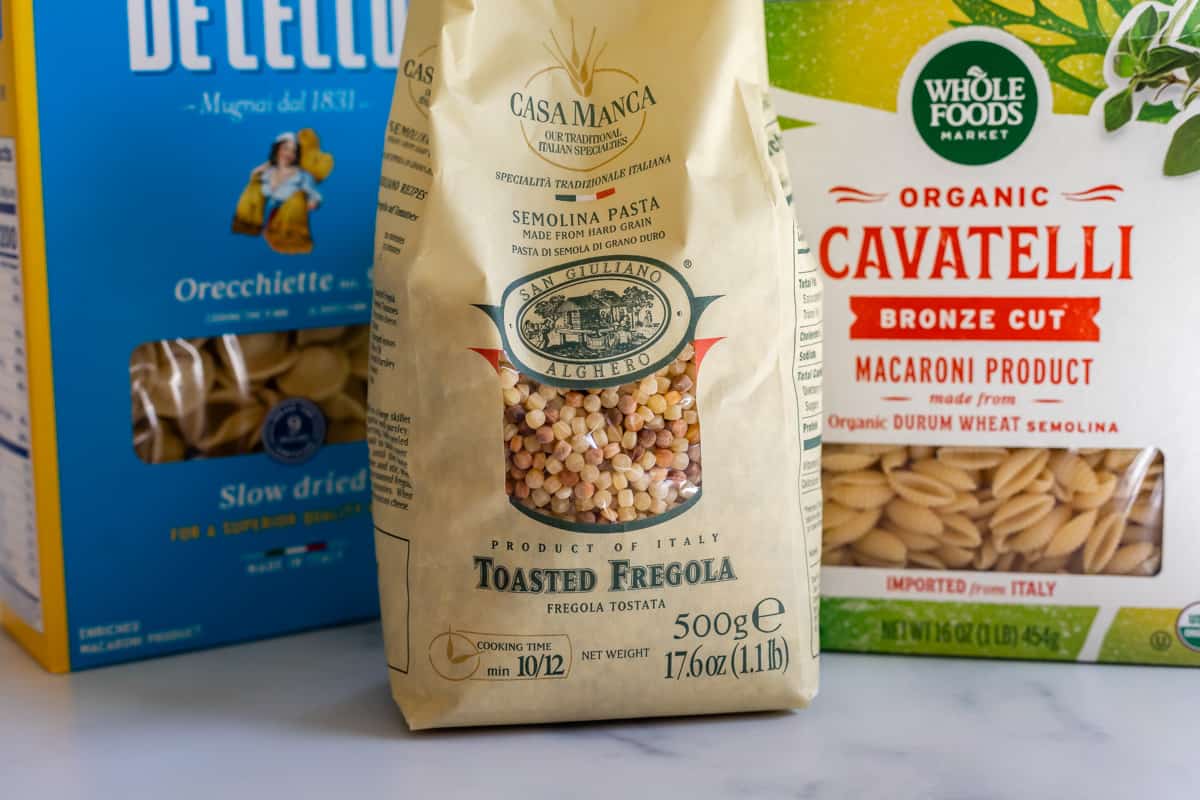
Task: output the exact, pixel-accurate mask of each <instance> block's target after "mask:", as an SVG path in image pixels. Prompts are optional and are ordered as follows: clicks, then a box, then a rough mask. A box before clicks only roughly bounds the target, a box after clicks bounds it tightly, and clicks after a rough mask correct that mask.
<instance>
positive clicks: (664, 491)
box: [500, 345, 865, 533]
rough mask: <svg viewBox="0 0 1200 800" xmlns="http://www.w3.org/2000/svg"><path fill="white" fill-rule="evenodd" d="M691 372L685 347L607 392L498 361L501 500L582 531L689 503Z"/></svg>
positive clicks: (694, 471) (696, 484) (694, 429)
mask: <svg viewBox="0 0 1200 800" xmlns="http://www.w3.org/2000/svg"><path fill="white" fill-rule="evenodd" d="M696 371H697V365H696V362H695V350H694V349H693V348H692V346H691V345H688V346H686V347H684V349H683V351H682V352H680V354H679V355H678V356H677V357H676V359H675V360H674V361H673V362H672V363H671V364H669V365H668V366H666V367H664V368H663V369H661V370H659V371H658V372H657V373H655V374H654V375H650V376H647V377H645V378H642V379H641V380H639V381H637V382H635V383H629V384H626V385H624V386H616V387H611V388H607V389H587V390H572V389H559V388H556V387H553V386H548V385H546V384H543V383H539V382H538V381H536V380H534V379H532V378H528V377H526V376H524V375H521V374H520V373H518V372H517V370H516V369H515V368H514V367H513V366H512V364H510V363H508V362H507V361H502V362H501V364H500V394H501V397H502V399H503V402H504V414H503V420H502V424H503V436H504V458H505V468H506V472H505V478H504V491H505V493H507V494H508V496H509V497H510V498H511V499H512V501H513V502H514V503H519V504H520V505H521V506H522V507H524V508H525V509H528V510H530V511H532V512H534V513H536V514H543V515H545V516H548V517H553V518H555V519H559V520H562V521H564V522H572V523H581V524H590V525H619V524H623V523H629V522H635V521H636V520H641V519H648V518H650V517H654V516H658V515H660V514H666V513H668V512H670V511H673V510H675V509H678V508H680V507H681V506H683V505H685V504H687V503H688V502H689V501H691V500H692V499H694V498H695V497H696V496H697V495H698V494H699V492H700V486H701V466H700V414H699V411H698V410H697V408H696ZM864 533H865V531H864Z"/></svg>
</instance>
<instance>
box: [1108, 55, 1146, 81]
mask: <svg viewBox="0 0 1200 800" xmlns="http://www.w3.org/2000/svg"><path fill="white" fill-rule="evenodd" d="M1140 67H1141V64H1140V63H1139V62H1138V60H1137V59H1136V58H1134V57H1133V56H1131V55H1130V54H1129V53H1118V54H1117V57H1116V58H1115V59H1114V60H1113V70H1114V71H1115V72H1116V73H1117V77H1119V78H1132V77H1133V76H1134V75H1136V74H1137V72H1138V69H1139V68H1140Z"/></svg>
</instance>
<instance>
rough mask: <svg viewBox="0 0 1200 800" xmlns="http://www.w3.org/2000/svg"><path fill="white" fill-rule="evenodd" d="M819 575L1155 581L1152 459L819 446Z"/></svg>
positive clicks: (1120, 454) (1158, 461) (1156, 464)
mask: <svg viewBox="0 0 1200 800" xmlns="http://www.w3.org/2000/svg"><path fill="white" fill-rule="evenodd" d="M822 467H823V481H824V485H825V487H826V490H825V503H824V519H823V528H824V541H823V547H822V552H823V558H822V562H823V563H824V564H826V565H828V566H860V567H887V568H893V569H895V568H904V567H907V568H912V569H971V570H981V571H995V572H1064V573H1076V574H1090V575H1096V574H1106V575H1143V576H1145V575H1154V574H1156V573H1157V572H1158V570H1159V567H1160V566H1161V563H1162V523H1163V519H1162V506H1163V479H1162V475H1163V456H1162V454H1161V453H1160V452H1159V451H1157V450H1153V449H1146V450H1102V449H1093V450H1050V449H1046V448H1014V449H1007V448H998V447H927V446H907V447H906V446H899V445H826V447H825V451H824V457H823V460H822Z"/></svg>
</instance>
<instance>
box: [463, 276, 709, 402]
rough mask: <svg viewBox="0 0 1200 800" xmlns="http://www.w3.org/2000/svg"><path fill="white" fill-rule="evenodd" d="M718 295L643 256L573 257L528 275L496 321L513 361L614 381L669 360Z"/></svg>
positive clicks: (572, 382)
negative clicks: (695, 288) (698, 290)
mask: <svg viewBox="0 0 1200 800" xmlns="http://www.w3.org/2000/svg"><path fill="white" fill-rule="evenodd" d="M716 299H717V298H716V297H696V296H695V295H694V294H693V293H692V290H691V288H690V287H689V286H688V285H687V283H686V281H684V279H683V276H682V275H680V274H679V273H678V272H676V271H675V270H674V269H673V268H672V267H670V266H668V265H667V264H665V263H663V262H661V261H658V260H655V259H651V258H644V257H641V256H623V255H622V256H604V257H601V258H591V259H586V260H584V261H573V262H571V263H569V264H563V265H560V266H556V267H551V268H549V269H545V270H542V271H540V272H537V273H534V274H532V275H529V276H528V277H525V278H522V279H521V280H519V281H517V282H515V283H513V284H512V285H510V286H509V287H508V289H507V290H506V291H505V292H504V298H503V300H502V301H501V304H500V305H499V306H484V305H481V306H477V308H480V309H482V310H483V311H484V312H486V313H487V314H488V315H489V316H491V317H492V319H493V320H494V321H495V323H496V325H497V327H498V328H499V329H500V336H501V338H502V339H503V341H504V350H505V351H506V352H507V353H508V354H509V357H510V358H512V360H513V363H514V364H515V365H516V366H517V367H518V368H519V369H520V370H521V371H522V372H525V373H527V374H533V375H535V376H537V377H538V378H539V379H541V380H542V381H544V382H546V383H549V384H551V385H554V386H562V387H569V388H577V387H583V388H591V387H604V386H616V385H619V384H623V383H628V382H630V381H632V380H636V379H638V378H641V377H644V376H646V375H649V374H651V373H653V372H656V371H657V370H659V369H661V368H662V367H663V366H664V365H665V364H668V363H670V361H671V359H673V358H674V357H675V356H676V355H678V353H679V352H680V351H681V350H682V349H683V347H684V345H685V344H687V343H688V342H690V341H692V339H694V338H695V333H696V323H697V322H698V320H699V317H700V315H701V314H702V313H703V312H704V309H705V308H707V307H708V305H709V304H710V303H712V302H713V301H714V300H716Z"/></svg>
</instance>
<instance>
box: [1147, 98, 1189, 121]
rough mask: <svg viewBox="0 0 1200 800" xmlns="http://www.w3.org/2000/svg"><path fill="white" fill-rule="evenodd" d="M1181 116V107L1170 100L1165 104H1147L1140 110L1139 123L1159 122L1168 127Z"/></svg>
mask: <svg viewBox="0 0 1200 800" xmlns="http://www.w3.org/2000/svg"><path fill="white" fill-rule="evenodd" d="M1178 115H1179V107H1178V106H1177V105H1175V104H1174V103H1172V102H1170V101H1169V100H1168V101H1167V102H1165V103H1145V104H1143V105H1142V107H1141V108H1140V109H1139V110H1138V115H1137V119H1138V122H1157V123H1158V124H1160V125H1166V124H1167V123H1168V122H1170V121H1171V120H1173V119H1175V117H1177V116H1178Z"/></svg>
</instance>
